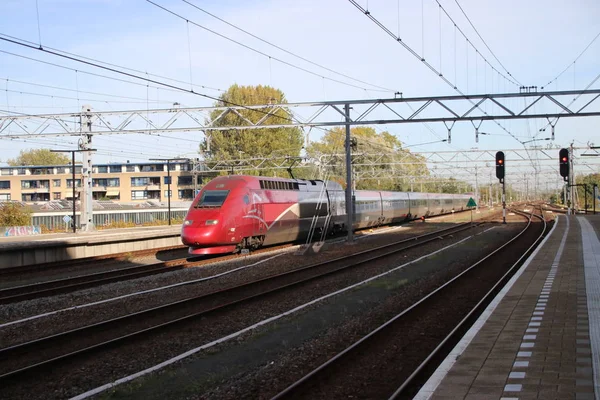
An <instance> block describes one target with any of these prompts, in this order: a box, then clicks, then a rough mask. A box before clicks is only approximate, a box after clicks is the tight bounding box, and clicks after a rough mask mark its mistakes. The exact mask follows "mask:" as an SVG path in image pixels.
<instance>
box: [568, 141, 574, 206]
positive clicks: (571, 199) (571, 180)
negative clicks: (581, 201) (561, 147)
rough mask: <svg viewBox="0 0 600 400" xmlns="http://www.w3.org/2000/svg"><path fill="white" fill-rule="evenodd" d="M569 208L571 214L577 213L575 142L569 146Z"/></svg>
mask: <svg viewBox="0 0 600 400" xmlns="http://www.w3.org/2000/svg"><path fill="white" fill-rule="evenodd" d="M569 164H570V165H569V182H568V183H569V209H570V210H571V212H570V213H569V214H575V196H574V194H575V189H573V185H574V184H575V179H574V178H575V173H574V172H573V143H571V146H569Z"/></svg>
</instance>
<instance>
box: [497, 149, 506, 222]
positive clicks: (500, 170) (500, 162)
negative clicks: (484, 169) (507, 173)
mask: <svg viewBox="0 0 600 400" xmlns="http://www.w3.org/2000/svg"><path fill="white" fill-rule="evenodd" d="M504 165H505V163H504V152H503V151H498V152H496V178H498V179H499V180H500V183H501V184H502V223H503V224H505V223H506V188H505V185H504Z"/></svg>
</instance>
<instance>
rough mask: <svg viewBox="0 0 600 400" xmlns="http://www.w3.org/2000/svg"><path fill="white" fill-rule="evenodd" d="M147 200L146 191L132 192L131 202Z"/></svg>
mask: <svg viewBox="0 0 600 400" xmlns="http://www.w3.org/2000/svg"><path fill="white" fill-rule="evenodd" d="M147 198H148V192H147V191H146V190H132V191H131V200H146V199H147Z"/></svg>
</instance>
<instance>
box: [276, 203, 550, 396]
mask: <svg viewBox="0 0 600 400" xmlns="http://www.w3.org/2000/svg"><path fill="white" fill-rule="evenodd" d="M515 212H516V213H521V212H519V211H515ZM521 214H522V213H521ZM531 218H537V219H540V221H541V222H540V223H536V224H532V222H531ZM540 226H543V228H540ZM532 229H533V231H534V234H533V235H532V234H530V233H529V234H528V233H527V231H531V230H532ZM546 232H547V226H546V223H545V221H544V218H543V217H541V216H535V215H533V214H532V216H531V217H530V221H529V223H528V225H527V227H526V228H525V229H524V230H523V231H522V232H521V233H520V234H519V235H518V236H516V237H515V238H514V239H512V240H511V241H509V242H508V243H506V244H505V245H503V246H502V247H500V248H498V249H496V250H495V251H493V252H492V253H490V254H489V255H488V256H486V257H485V258H483V259H481V260H479V261H478V262H476V263H474V264H473V265H471V266H470V267H469V268H468V269H466V270H465V271H464V272H462V273H461V274H460V275H458V276H456V277H455V278H453V279H452V280H450V281H448V282H447V283H445V284H444V285H442V286H441V287H439V288H438V289H436V290H435V291H433V292H432V293H430V294H428V295H426V296H425V297H423V298H422V299H421V300H420V301H419V302H417V303H415V304H414V305H412V306H411V307H409V308H407V309H406V310H404V311H402V312H400V313H399V314H397V315H396V316H394V317H393V318H391V319H389V320H388V321H387V322H386V323H384V324H382V325H381V326H379V327H378V328H377V329H375V330H373V331H371V332H370V333H369V334H367V335H366V336H364V337H362V338H361V339H359V340H357V341H356V342H354V343H353V344H352V345H350V346H349V347H347V348H346V349H344V350H343V351H341V352H339V353H338V354H336V355H334V356H333V357H331V358H330V359H329V360H328V361H326V362H325V363H323V364H321V365H320V366H319V367H317V368H315V369H314V370H312V371H310V372H309V373H308V374H306V375H304V376H302V377H301V378H300V379H298V380H297V381H296V382H294V383H293V384H291V385H289V386H288V387H287V388H286V389H284V390H283V391H281V392H280V393H278V394H277V395H275V396H274V397H273V399H272V400H281V399H297V398H330V399H335V398H340V399H341V398H349V397H352V396H353V395H354V394H356V393H360V396H359V397H360V398H389V399H411V398H412V397H413V396H414V395H415V394H416V392H417V390H418V388H419V387H420V386H421V385H422V384H423V383H424V382H425V380H426V379H427V377H428V376H429V374H431V373H432V372H433V371H434V370H435V368H436V367H437V365H438V364H439V363H440V362H441V361H442V360H443V358H444V357H445V355H446V354H447V353H448V352H449V351H450V350H451V349H452V348H453V346H454V345H455V343H457V342H458V340H460V338H461V337H462V335H463V334H464V332H466V330H468V328H469V327H470V325H471V324H472V323H473V322H474V321H475V319H476V318H477V317H478V315H479V314H480V313H481V312H482V311H483V310H484V309H485V307H486V306H487V304H489V302H490V301H491V300H492V299H493V297H494V296H495V295H496V294H497V292H499V290H500V289H501V288H502V287H503V286H504V285H505V284H506V282H508V280H509V279H510V277H511V276H512V275H513V274H514V272H515V271H516V270H517V269H518V267H519V266H520V265H521V263H522V262H523V260H524V259H525V257H526V256H527V255H529V254H530V253H531V252H532V251H533V249H534V247H535V246H536V245H537V244H538V243H539V241H540V240H541V239H542V237H543V236H544V235H545V233H546ZM523 235H527V236H528V237H535V240H534V241H533V244H530V245H529V244H528V245H527V250H526V251H524V252H523V251H520V252H518V254H516V253H515V244H516V243H517V240H518V239H519V238H520V237H521V236H523ZM511 254H512V256H513V260H511V262H510V264H509V267H508V268H506V269H502V270H499V271H498V273H497V275H498V276H497V279H494V280H492V281H491V282H489V283H488V281H487V280H484V279H483V278H481V276H482V275H483V272H485V267H486V266H489V265H490V264H492V260H493V259H494V258H498V257H500V258H510V257H511ZM515 258H516V259H515ZM492 265H493V264H492ZM474 282H477V286H480V285H481V286H485V287H479V288H477V287H476V286H474V285H473V283H474ZM484 283H485V285H483V284H484ZM467 296H468V297H469V298H470V300H469V301H467V302H462V303H461V304H463V303H467V304H474V305H472V306H471V307H468V308H465V312H464V313H463V315H461V317H460V319H459V320H458V321H459V322H458V323H456V320H455V319H454V320H452V321H446V322H444V326H445V329H444V333H443V334H442V335H440V332H432V329H430V326H431V325H432V321H433V320H435V321H436V322H439V321H440V320H444V319H445V317H444V314H446V312H445V311H444V310H447V309H448V305H453V306H454V307H456V306H457V303H456V301H455V300H456V299H455V298H456V297H467ZM423 332H428V335H437V336H440V340H439V341H437V345H435V346H431V347H430V348H428V349H426V351H422V350H417V348H419V347H420V346H419V343H420V342H422V341H423V336H422V335H423V334H424V333H423Z"/></svg>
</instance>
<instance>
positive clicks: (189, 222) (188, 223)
mask: <svg viewBox="0 0 600 400" xmlns="http://www.w3.org/2000/svg"><path fill="white" fill-rule="evenodd" d="M193 223H194V221H192V220H189V219H186V220H185V221H183V225H184V226H188V225H191V224H193Z"/></svg>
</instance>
